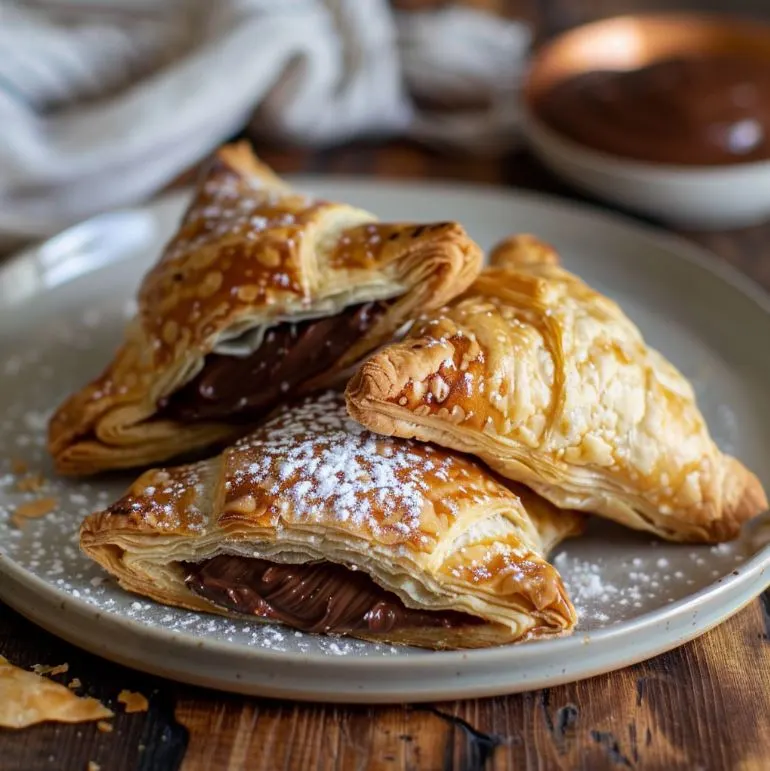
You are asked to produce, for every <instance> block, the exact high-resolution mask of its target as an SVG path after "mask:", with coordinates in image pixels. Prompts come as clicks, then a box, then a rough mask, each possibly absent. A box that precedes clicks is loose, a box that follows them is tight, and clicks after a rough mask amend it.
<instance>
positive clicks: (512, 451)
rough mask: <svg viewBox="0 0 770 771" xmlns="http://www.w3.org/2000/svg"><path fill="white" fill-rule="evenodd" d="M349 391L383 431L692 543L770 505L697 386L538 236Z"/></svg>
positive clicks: (728, 531)
mask: <svg viewBox="0 0 770 771" xmlns="http://www.w3.org/2000/svg"><path fill="white" fill-rule="evenodd" d="M491 261H492V267H490V268H488V269H486V270H484V271H483V272H482V274H481V275H480V276H479V278H478V279H477V280H476V282H475V283H474V284H473V285H472V286H471V288H470V289H469V290H468V291H467V292H466V293H465V294H464V295H463V296H461V297H459V298H457V299H456V300H455V301H454V302H452V303H451V304H450V305H449V306H448V307H447V308H443V309H441V310H439V311H436V312H432V313H428V314H426V315H425V316H424V317H422V318H421V319H420V320H418V321H417V322H416V323H415V325H414V326H413V327H412V329H411V331H410V333H409V335H408V338H407V339H405V340H404V341H403V342H401V343H395V344H392V345H390V346H387V347H385V348H384V349H382V350H381V351H379V352H377V353H376V354H374V355H373V356H372V357H371V358H370V359H369V360H368V361H366V362H365V363H364V364H363V365H362V366H361V368H360V370H359V371H358V373H357V374H356V375H355V376H354V377H353V379H352V380H351V382H350V383H349V384H348V389H347V399H348V408H349V410H350V413H351V415H352V416H353V417H354V418H356V420H358V421H360V422H361V423H362V424H363V425H365V426H366V427H367V428H370V429H371V430H373V431H377V432H379V433H383V434H388V435H395V436H401V437H416V438H418V439H421V440H423V441H431V442H435V443H436V444H439V445H443V446H445V447H451V448H453V449H456V450H461V451H464V452H469V453H473V454H474V455H477V456H478V457H480V458H482V459H483V460H484V461H486V462H487V463H488V464H489V465H490V466H491V467H492V468H494V469H495V470H496V471H498V472H499V473H500V474H502V475H504V476H506V477H508V478H509V479H513V480H516V481H519V482H523V483H524V484H526V485H528V486H530V487H531V488H532V489H534V490H535V491H536V492H538V493H539V494H540V495H542V496H543V497H545V498H547V499H548V500H550V501H551V502H552V503H554V504H556V505H557V506H561V507H564V508H571V509H579V510H582V511H590V512H596V513H599V514H602V515H604V516H607V517H609V518H611V519H614V520H617V521H618V522H621V523H623V524H625V525H628V526H630V527H634V528H638V529H642V530H650V531H652V532H654V533H657V534H658V535H660V536H662V537H663V538H668V539H671V540H681V541H722V540H727V539H730V538H733V537H735V536H736V535H737V533H738V531H739V529H740V526H741V523H742V522H744V521H745V520H747V519H748V518H750V517H752V516H754V515H756V514H758V513H759V512H761V511H763V510H765V509H766V508H767V499H766V496H765V493H764V490H763V489H762V485H761V484H760V482H759V481H758V480H757V478H756V477H755V476H754V475H753V474H752V473H751V472H750V471H748V470H747V469H746V468H745V467H744V466H743V465H742V464H741V463H740V462H739V461H737V460H736V459H735V458H732V457H730V456H728V455H724V454H723V453H721V452H720V451H719V449H718V448H717V446H716V445H715V444H714V442H713V441H712V439H711V437H710V436H709V433H708V428H707V426H706V423H705V421H704V419H703V416H702V415H701V413H700V411H699V410H698V407H697V404H696V402H695V396H694V394H693V391H692V388H691V386H690V384H689V383H688V382H687V380H686V379H685V378H684V376H683V375H682V374H681V373H679V372H678V371H677V370H676V369H675V368H674V367H673V366H672V365H671V364H670V363H669V362H668V361H666V360H665V359H664V358H663V357H662V356H661V355H660V354H659V353H658V352H657V351H654V350H652V349H651V348H649V347H648V346H647V345H645V342H644V340H643V339H642V336H641V334H640V332H639V330H638V329H637V328H636V327H635V326H634V324H633V323H632V322H631V321H630V320H629V319H628V318H627V317H626V316H625V315H624V314H623V312H622V311H621V309H620V308H619V307H618V306H617V305H616V304H615V303H614V302H612V301H611V300H609V299H607V298H606V297H603V296H602V295H600V294H599V293H598V292H595V291H594V290H592V289H591V288H590V287H588V286H587V285H586V284H584V283H583V282H582V281H581V280H580V279H578V278H577V277H576V276H574V275H572V274H570V273H569V272H567V271H566V270H564V269H563V268H561V267H560V266H559V260H558V256H557V255H556V253H555V252H554V251H553V249H551V248H550V247H549V246H547V245H546V244H543V243H542V242H540V241H538V240H537V239H535V238H533V237H531V236H517V237H512V238H510V239H507V240H506V241H504V242H503V243H502V244H500V245H499V246H498V247H497V248H496V249H495V250H494V251H493V253H492V260H491Z"/></svg>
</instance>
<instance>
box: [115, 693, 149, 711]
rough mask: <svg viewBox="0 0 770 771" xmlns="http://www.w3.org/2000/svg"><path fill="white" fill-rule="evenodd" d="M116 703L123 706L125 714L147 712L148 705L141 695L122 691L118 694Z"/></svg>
mask: <svg viewBox="0 0 770 771" xmlns="http://www.w3.org/2000/svg"><path fill="white" fill-rule="evenodd" d="M118 701H119V702H120V703H121V704H124V705H125V707H126V712H147V710H148V709H149V708H150V703H149V702H148V701H147V699H146V698H145V697H144V696H142V694H141V693H136V692H134V691H126V690H123V691H121V692H120V693H119V694H118Z"/></svg>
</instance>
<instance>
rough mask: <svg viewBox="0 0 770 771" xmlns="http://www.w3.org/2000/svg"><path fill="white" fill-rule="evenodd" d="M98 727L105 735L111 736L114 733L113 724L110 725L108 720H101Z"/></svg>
mask: <svg viewBox="0 0 770 771" xmlns="http://www.w3.org/2000/svg"><path fill="white" fill-rule="evenodd" d="M96 727H97V728H98V729H99V730H100V731H101V732H102V733H103V734H111V733H112V723H108V722H107V721H106V720H100V721H99V722H98V723H97V724H96Z"/></svg>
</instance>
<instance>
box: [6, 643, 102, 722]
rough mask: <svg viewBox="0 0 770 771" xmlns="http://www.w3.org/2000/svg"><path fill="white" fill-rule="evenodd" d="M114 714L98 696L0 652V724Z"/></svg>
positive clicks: (88, 717)
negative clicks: (18, 663) (25, 666)
mask: <svg viewBox="0 0 770 771" xmlns="http://www.w3.org/2000/svg"><path fill="white" fill-rule="evenodd" d="M109 717H112V712H111V711H110V710H108V709H107V707H105V706H104V705H103V704H101V703H100V702H99V701H98V700H97V699H92V698H90V697H81V696H77V695H76V694H74V693H73V692H72V691H71V690H69V689H68V688H67V687H66V686H64V685H61V684H59V683H55V682H54V681H53V680H48V679H47V678H45V677H41V676H40V675H38V674H35V673H34V672H27V671H26V670H24V669H20V668H19V667H15V666H14V665H13V664H10V663H9V662H8V660H7V659H5V658H3V657H2V656H0V726H1V727H3V728H26V727H27V726H31V725H35V724H37V723H44V722H46V721H56V722H59V723H82V722H86V721H92V720H102V719H103V718H109Z"/></svg>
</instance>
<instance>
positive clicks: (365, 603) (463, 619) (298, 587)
mask: <svg viewBox="0 0 770 771" xmlns="http://www.w3.org/2000/svg"><path fill="white" fill-rule="evenodd" d="M182 565H183V567H184V570H185V572H186V574H187V575H186V578H185V583H186V584H187V587H188V588H189V589H190V590H191V591H193V592H194V593H195V594H198V595H200V596H201V597H205V598H206V599H207V600H209V601H210V602H213V603H214V604H216V605H220V606H222V607H224V608H229V609H230V610H234V611H237V612H238V613H246V614H249V615H253V616H260V617H261V618H268V619H274V620H275V621H280V622H281V623H284V624H287V625H288V626H292V627H295V628H297V629H302V630H304V631H306V632H336V633H338V634H343V633H346V632H373V633H383V632H390V631H392V630H394V629H401V628H404V627H416V626H430V627H446V628H448V627H457V626H467V625H468V624H479V623H482V622H481V619H479V618H477V617H475V616H470V615H468V614H466V613H460V612H457V611H452V610H446V611H444V610H442V611H423V610H413V609H412V608H407V607H406V606H405V605H404V603H403V602H401V600H400V599H399V598H398V597H397V596H396V595H395V594H393V593H392V592H389V591H387V590H386V589H383V588H382V587H380V586H378V585H377V584H376V583H375V582H374V581H373V580H372V579H371V578H370V577H369V576H368V575H366V573H362V572H360V571H356V570H349V569H348V568H345V567H343V566H342V565H336V564H334V563H331V562H310V563H305V564H301V565H290V564H281V563H275V562H268V561H267V560H263V559H257V558H254V557H239V556H235V555H231V554H222V555H220V556H218V557H213V558H212V559H209V560H205V561H204V562H199V563H182Z"/></svg>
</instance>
